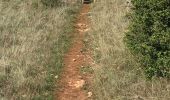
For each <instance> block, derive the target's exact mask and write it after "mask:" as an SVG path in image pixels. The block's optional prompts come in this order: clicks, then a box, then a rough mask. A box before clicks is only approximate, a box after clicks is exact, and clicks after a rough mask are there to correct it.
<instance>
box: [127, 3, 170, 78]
mask: <svg viewBox="0 0 170 100" xmlns="http://www.w3.org/2000/svg"><path fill="white" fill-rule="evenodd" d="M132 4H133V5H134V7H133V10H134V12H133V14H132V21H131V25H130V31H129V32H127V33H126V40H125V41H126V43H127V45H128V47H129V48H130V49H131V50H132V51H133V52H134V53H135V54H137V55H140V57H141V59H140V61H141V63H142V64H143V65H144V66H145V67H144V69H145V72H146V75H147V77H148V78H152V77H153V76H157V77H168V78H169V77H170V1H169V0H132Z"/></svg>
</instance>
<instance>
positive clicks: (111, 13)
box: [89, 0, 170, 100]
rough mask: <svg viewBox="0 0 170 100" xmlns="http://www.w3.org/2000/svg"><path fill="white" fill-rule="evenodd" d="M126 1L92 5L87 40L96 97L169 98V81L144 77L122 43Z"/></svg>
mask: <svg viewBox="0 0 170 100" xmlns="http://www.w3.org/2000/svg"><path fill="white" fill-rule="evenodd" d="M129 6H130V4H128V2H127V0H97V2H96V3H95V4H93V5H92V13H91V14H92V15H91V16H92V17H91V24H92V28H91V32H89V33H90V35H89V36H91V37H90V38H91V40H93V45H92V49H93V50H94V52H93V53H94V59H95V64H96V66H93V67H94V73H95V77H94V86H93V87H94V88H93V90H94V91H93V92H94V96H95V97H94V98H95V99H96V100H169V99H170V85H169V84H170V82H169V81H168V80H166V79H161V78H160V79H158V78H153V79H152V80H147V79H146V77H145V75H144V72H143V70H142V69H140V66H141V65H140V64H139V63H138V61H137V60H136V58H135V57H134V56H133V55H132V54H131V53H130V52H129V51H128V49H127V48H126V46H125V43H124V42H123V40H124V36H125V34H124V33H125V32H126V31H128V30H127V28H128V24H129V22H128V21H129V20H128V18H127V16H126V15H127V14H128V13H130V12H131V10H130V8H129Z"/></svg>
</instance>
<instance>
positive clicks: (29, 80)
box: [0, 0, 75, 100]
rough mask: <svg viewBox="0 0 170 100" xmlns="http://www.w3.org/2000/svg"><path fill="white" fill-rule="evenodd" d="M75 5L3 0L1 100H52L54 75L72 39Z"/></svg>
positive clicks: (0, 12)
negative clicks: (48, 4)
mask: <svg viewBox="0 0 170 100" xmlns="http://www.w3.org/2000/svg"><path fill="white" fill-rule="evenodd" d="M72 8H73V7H71V6H68V5H67V6H63V7H57V8H51V7H50V8H48V7H45V6H43V5H42V3H41V0H0V100H30V99H40V100H47V99H52V96H51V94H52V93H51V91H52V90H53V87H52V86H53V85H54V84H53V82H54V81H55V78H54V77H55V76H56V75H57V74H58V72H59V67H61V65H62V60H61V57H62V55H63V53H64V51H65V49H66V48H67V46H68V44H69V43H68V42H70V41H69V36H70V35H69V34H68V35H66V33H68V32H70V31H72V27H71V26H69V25H71V23H70V22H71V21H72V20H73V16H72V14H73V13H74V11H71V10H70V9H72ZM74 8H75V7H74ZM69 14H71V15H69ZM68 16H69V17H68ZM63 30H64V31H63Z"/></svg>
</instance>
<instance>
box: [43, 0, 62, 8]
mask: <svg viewBox="0 0 170 100" xmlns="http://www.w3.org/2000/svg"><path fill="white" fill-rule="evenodd" d="M41 2H42V3H43V4H44V5H45V6H50V7H57V6H59V5H61V3H62V2H61V0H41Z"/></svg>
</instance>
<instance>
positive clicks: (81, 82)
mask: <svg viewBox="0 0 170 100" xmlns="http://www.w3.org/2000/svg"><path fill="white" fill-rule="evenodd" d="M84 84H85V81H84V80H80V81H77V82H76V84H74V86H75V87H76V88H81V87H83V86H84Z"/></svg>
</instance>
